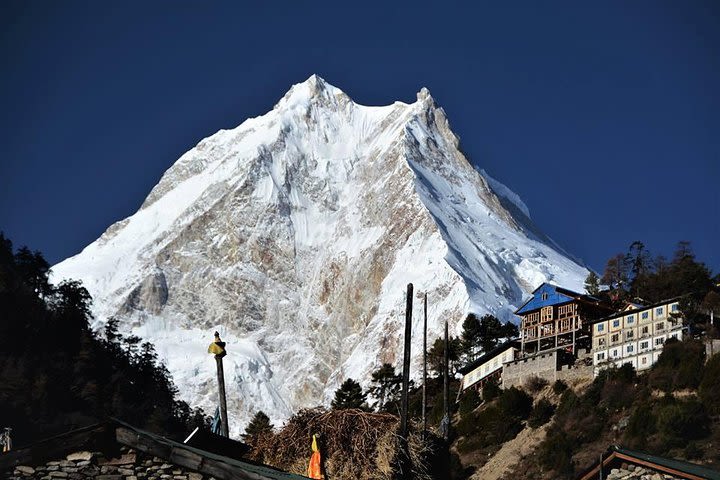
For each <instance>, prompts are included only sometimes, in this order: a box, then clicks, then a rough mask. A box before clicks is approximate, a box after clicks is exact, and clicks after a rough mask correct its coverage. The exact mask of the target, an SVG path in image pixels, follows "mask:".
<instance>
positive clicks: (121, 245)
mask: <svg viewBox="0 0 720 480" xmlns="http://www.w3.org/2000/svg"><path fill="white" fill-rule="evenodd" d="M53 271H54V278H55V279H56V280H59V279H61V278H76V279H81V280H82V281H83V282H84V284H85V286H86V287H87V288H88V290H89V291H90V293H91V294H92V295H93V298H94V299H95V305H94V313H95V316H96V322H97V325H96V326H97V327H99V326H100V324H102V323H103V322H105V321H106V319H107V318H109V317H110V316H116V317H118V318H120V319H121V320H122V325H123V328H125V329H127V330H132V332H133V333H134V334H136V335H139V336H140V337H143V338H144V339H147V340H150V341H152V342H153V343H154V344H155V345H156V347H157V348H158V353H159V354H160V356H161V358H163V359H165V361H166V362H167V365H168V368H169V369H170V371H171V372H172V374H173V376H174V378H175V381H176V383H177V384H178V386H179V388H180V392H181V394H182V395H183V397H184V398H185V399H187V400H189V401H190V402H191V404H193V405H201V406H203V407H205V408H206V410H207V411H210V412H212V411H213V410H214V404H215V403H216V400H215V394H214V391H215V389H214V378H215V377H214V362H213V361H212V359H211V358H210V357H209V356H207V354H206V353H205V349H206V347H207V344H208V343H209V342H210V340H211V335H212V332H213V330H215V329H218V330H220V332H221V334H222V336H223V339H224V340H226V341H227V342H228V352H229V355H228V356H227V357H226V359H225V361H226V376H227V377H228V378H227V383H228V391H229V409H230V411H231V420H232V425H231V429H232V432H233V433H234V434H237V433H238V432H239V431H240V428H241V427H242V426H243V425H242V424H243V423H244V422H246V421H247V420H249V418H250V416H252V414H254V413H255V412H256V411H257V410H260V409H262V410H263V411H265V412H266V413H268V414H269V415H270V417H271V418H272V419H273V420H274V421H276V422H277V421H281V420H282V419H283V418H284V417H286V416H287V415H289V414H290V413H291V412H292V411H294V410H296V409H298V408H301V407H305V406H312V405H316V404H318V403H321V402H327V401H328V399H329V397H330V396H331V395H332V392H333V391H334V389H335V388H337V386H338V385H339V384H340V383H341V382H342V380H344V378H346V377H353V378H358V379H360V380H361V381H363V382H367V381H368V380H369V373H370V372H371V371H372V370H374V369H375V368H377V367H378V366H379V365H380V364H381V363H382V362H390V363H395V364H398V363H399V362H400V361H401V357H402V354H401V350H400V349H401V335H402V321H403V316H404V305H405V301H404V293H405V286H406V284H407V283H409V282H413V283H414V284H415V289H416V291H417V292H419V293H420V292H423V293H424V292H427V293H428V297H429V306H430V308H429V322H428V324H429V335H430V337H431V338H433V337H437V336H439V335H440V334H441V331H442V328H443V327H442V325H443V322H444V321H445V320H448V321H450V324H451V330H453V331H455V330H456V329H457V327H458V325H459V324H460V323H461V321H462V318H463V316H464V314H465V313H466V312H467V311H468V310H474V311H476V312H478V313H485V312H492V313H495V314H497V315H498V316H500V317H503V318H509V317H510V312H511V311H512V310H513V309H514V307H515V306H517V305H518V304H519V303H520V302H521V301H522V298H523V296H524V295H526V294H527V292H529V291H530V290H532V289H533V288H535V287H536V286H537V285H538V284H539V283H541V282H542V281H553V282H555V283H558V284H562V285H564V286H567V287H569V288H581V285H582V282H583V280H584V278H585V275H586V274H587V270H585V269H584V268H583V267H581V266H580V265H578V264H577V263H575V262H574V261H573V260H571V259H569V258H568V257H567V255H566V254H564V253H563V252H562V251H561V250H560V249H559V248H558V247H557V246H556V245H554V244H553V243H552V241H551V240H549V239H548V238H546V237H544V236H543V235H542V234H541V233H540V232H539V230H538V229H537V228H536V227H535V226H534V225H533V224H532V222H531V220H530V219H529V212H528V210H527V207H526V206H525V205H524V204H523V203H522V202H521V201H520V200H519V198H518V197H517V196H516V195H515V194H514V193H512V192H510V191H509V190H508V189H507V188H506V187H504V186H503V185H502V184H500V183H499V182H496V181H495V180H493V179H492V178H490V177H489V176H487V175H486V174H485V173H484V172H478V171H477V170H475V168H473V166H472V165H471V164H470V163H469V162H468V161H467V159H466V158H465V157H464V156H463V154H462V152H461V151H460V150H459V141H458V138H457V137H456V136H455V135H454V134H453V133H452V131H451V130H450V127H449V124H448V121H447V119H446V117H445V113H444V112H443V110H442V109H441V108H439V107H437V106H436V105H435V102H434V100H433V99H432V97H431V96H430V94H429V92H428V91H427V90H425V89H423V90H422V91H421V92H420V93H419V94H418V99H417V101H416V102H415V103H413V104H404V103H399V102H396V103H394V104H393V105H390V106H386V107H365V106H361V105H357V104H355V103H354V102H353V101H352V100H350V98H349V97H348V96H347V95H345V94H344V93H343V92H341V91H340V90H338V89H337V88H335V87H333V86H331V85H328V84H327V83H325V82H324V81H323V80H322V79H320V78H318V77H316V76H312V77H310V79H308V80H307V81H306V82H304V83H302V84H298V85H295V86H293V87H292V88H291V89H290V91H289V92H288V93H287V94H286V95H285V96H284V97H283V98H282V99H281V100H280V101H279V103H278V104H277V105H276V106H275V107H274V109H273V110H272V111H271V112H269V113H268V114H266V115H263V116H261V117H257V118H253V119H249V120H247V121H245V122H244V123H243V124H242V125H240V126H239V127H237V128H235V129H233V130H221V131H220V132H218V133H216V134H215V135H212V136H210V137H208V138H206V139H204V140H202V141H201V142H200V143H199V144H198V145H197V146H196V147H195V148H193V149H192V150H190V151H189V152H187V153H186V154H185V155H183V156H182V157H181V158H180V159H179V160H178V161H177V162H176V163H175V165H173V166H172V167H171V168H170V169H169V170H168V171H167V172H166V173H165V174H164V175H163V177H162V179H161V180H160V182H159V184H158V185H157V186H156V187H155V188H153V190H152V191H151V192H150V194H149V195H148V197H147V199H146V200H145V202H144V203H143V205H142V207H141V208H140V210H138V212H136V213H135V214H134V215H132V216H131V217H129V218H127V219H125V220H122V221H121V222H118V223H116V224H115V225H113V226H111V227H110V228H108V230H107V231H106V232H105V233H104V234H103V235H102V236H101V237H100V238H99V239H98V240H97V241H96V242H94V243H92V244H91V245H89V246H88V247H86V248H85V249H84V250H83V251H82V252H81V253H80V254H78V255H76V256H75V257H72V258H70V259H67V260H65V261H64V262H62V263H60V264H59V265H56V266H55V267H53ZM420 312H421V309H420V306H419V302H418V309H417V313H416V315H415V319H416V323H415V334H414V335H413V349H414V352H415V353H416V354H418V353H419V351H420V347H421V345H422V338H421V335H420V332H419V330H418V327H419V326H420V325H422V319H421V317H420ZM416 357H417V355H416Z"/></svg>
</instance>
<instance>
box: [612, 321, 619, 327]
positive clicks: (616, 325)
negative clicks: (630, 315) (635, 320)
mask: <svg viewBox="0 0 720 480" xmlns="http://www.w3.org/2000/svg"><path fill="white" fill-rule="evenodd" d="M619 326H620V320H613V328H617V327H619Z"/></svg>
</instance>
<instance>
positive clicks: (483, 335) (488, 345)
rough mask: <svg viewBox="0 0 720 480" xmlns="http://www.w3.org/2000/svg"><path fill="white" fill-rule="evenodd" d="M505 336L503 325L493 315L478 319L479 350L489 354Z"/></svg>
mask: <svg viewBox="0 0 720 480" xmlns="http://www.w3.org/2000/svg"><path fill="white" fill-rule="evenodd" d="M504 336H505V330H504V328H503V324H502V323H500V320H498V319H497V318H496V317H495V316H494V315H489V314H488V315H483V317H482V318H481V319H480V348H482V350H483V352H489V351H490V350H492V349H493V348H495V347H497V345H498V343H500V339H501V338H503V337H504Z"/></svg>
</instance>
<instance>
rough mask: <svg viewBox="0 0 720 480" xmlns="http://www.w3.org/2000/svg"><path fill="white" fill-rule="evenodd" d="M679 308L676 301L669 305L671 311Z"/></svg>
mask: <svg viewBox="0 0 720 480" xmlns="http://www.w3.org/2000/svg"><path fill="white" fill-rule="evenodd" d="M679 309H680V308H679V307H678V304H677V303H673V304H672V306H671V307H670V310H672V311H673V312H677V311H678V310H679Z"/></svg>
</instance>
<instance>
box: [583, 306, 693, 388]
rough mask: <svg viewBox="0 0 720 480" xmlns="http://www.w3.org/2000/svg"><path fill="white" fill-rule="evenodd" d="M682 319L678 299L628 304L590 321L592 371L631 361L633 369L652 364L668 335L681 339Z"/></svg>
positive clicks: (643, 367) (643, 368) (642, 368)
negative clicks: (652, 303) (646, 303)
mask: <svg viewBox="0 0 720 480" xmlns="http://www.w3.org/2000/svg"><path fill="white" fill-rule="evenodd" d="M682 336H683V319H682V316H681V315H680V307H679V305H678V300H677V299H672V300H666V301H664V302H660V303H657V304H655V305H650V306H647V307H639V306H637V305H630V306H629V307H628V308H627V309H625V310H624V311H622V312H619V313H615V314H613V315H610V316H608V317H605V318H603V319H600V320H598V321H595V322H593V325H592V350H593V352H592V353H593V365H594V367H595V375H597V373H598V372H599V371H600V370H601V369H602V368H603V367H605V366H609V365H615V366H618V367H619V366H622V365H623V364H625V363H630V364H631V365H632V366H633V367H634V368H635V369H636V370H638V371H640V370H645V369H647V368H650V367H651V366H652V364H654V363H655V362H656V361H657V359H658V357H659V356H660V353H661V352H662V348H663V345H664V343H665V341H666V340H667V339H669V338H675V339H678V340H682Z"/></svg>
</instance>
